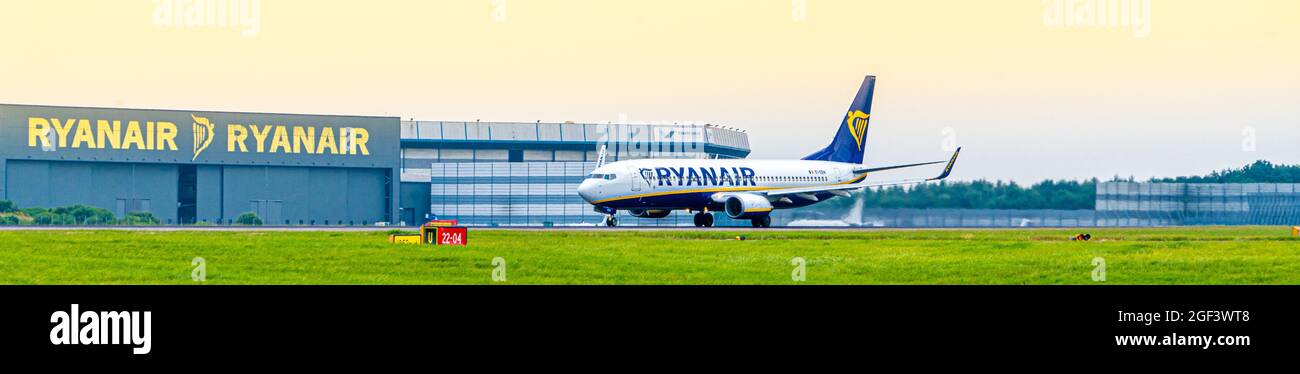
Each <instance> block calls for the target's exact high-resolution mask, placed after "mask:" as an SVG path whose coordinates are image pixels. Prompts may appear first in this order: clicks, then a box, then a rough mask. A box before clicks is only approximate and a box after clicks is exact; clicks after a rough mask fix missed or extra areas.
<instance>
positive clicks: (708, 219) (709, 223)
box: [704, 213, 713, 227]
mask: <svg viewBox="0 0 1300 374" xmlns="http://www.w3.org/2000/svg"><path fill="white" fill-rule="evenodd" d="M704 227H713V213H704Z"/></svg>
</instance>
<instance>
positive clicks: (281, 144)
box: [271, 126, 292, 153]
mask: <svg viewBox="0 0 1300 374" xmlns="http://www.w3.org/2000/svg"><path fill="white" fill-rule="evenodd" d="M290 148H291V146H290V145H289V131H288V130H286V129H285V128H284V126H276V127H275V137H274V138H272V139H271V153H275V152H277V151H276V150H277V149H278V150H279V151H278V152H284V153H292V152H290Z"/></svg>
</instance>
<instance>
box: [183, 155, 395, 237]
mask: <svg viewBox="0 0 1300 374" xmlns="http://www.w3.org/2000/svg"><path fill="white" fill-rule="evenodd" d="M388 172H389V170H388V169H349V168H324V167H277V166H230V165H227V166H223V167H222V177H221V184H222V188H221V201H222V202H223V203H222V210H224V212H221V213H218V212H206V211H202V210H203V209H200V210H201V212H200V213H199V215H200V216H201V217H204V216H210V215H214V214H220V215H224V217H223V218H224V220H225V221H231V220H233V219H234V218H235V217H238V216H239V215H240V214H242V213H245V212H253V213H257V215H258V216H259V217H261V218H262V221H263V222H264V223H265V224H266V225H370V224H373V223H375V222H381V221H387V220H388V218H387V214H388V213H387V212H388V209H387V208H388V206H387V202H388V199H389V198H390V197H389V196H388V195H389V189H388V178H387V176H388ZM203 206H204V205H203V204H200V207H203Z"/></svg>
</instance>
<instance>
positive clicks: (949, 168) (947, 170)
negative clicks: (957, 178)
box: [929, 147, 961, 181]
mask: <svg viewBox="0 0 1300 374" xmlns="http://www.w3.org/2000/svg"><path fill="white" fill-rule="evenodd" d="M960 154H961V147H957V151H956V152H953V153H952V159H951V160H948V166H947V167H945V168H943V174H939V176H938V177H934V178H930V179H929V180H930V181H937V180H944V179H947V178H948V176H949V175H951V174H952V167H953V166H954V165H957V156H958V155H960Z"/></svg>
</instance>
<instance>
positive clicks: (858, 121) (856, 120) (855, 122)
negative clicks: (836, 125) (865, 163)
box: [844, 110, 871, 151]
mask: <svg viewBox="0 0 1300 374" xmlns="http://www.w3.org/2000/svg"><path fill="white" fill-rule="evenodd" d="M870 120H871V114H867V113H863V112H862V111H861V110H855V111H852V112H849V115H848V119H846V120H844V125H845V126H848V127H849V134H852V135H853V141H854V142H857V143H858V150H859V151H861V150H862V142H863V140H865V139H864V138H865V137H866V136H867V124H868V123H870V122H871V121H870Z"/></svg>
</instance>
